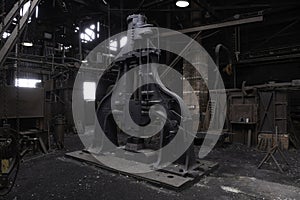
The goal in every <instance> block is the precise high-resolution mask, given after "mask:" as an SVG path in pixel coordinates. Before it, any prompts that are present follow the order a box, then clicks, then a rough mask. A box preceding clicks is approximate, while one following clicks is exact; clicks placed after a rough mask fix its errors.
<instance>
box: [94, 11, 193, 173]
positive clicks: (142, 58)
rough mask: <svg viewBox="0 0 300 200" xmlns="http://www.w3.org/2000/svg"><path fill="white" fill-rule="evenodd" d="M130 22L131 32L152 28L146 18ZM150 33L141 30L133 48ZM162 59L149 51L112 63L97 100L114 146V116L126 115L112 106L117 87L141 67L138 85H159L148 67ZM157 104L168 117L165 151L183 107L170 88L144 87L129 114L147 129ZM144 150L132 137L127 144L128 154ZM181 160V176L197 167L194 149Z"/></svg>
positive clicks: (99, 114)
mask: <svg viewBox="0 0 300 200" xmlns="http://www.w3.org/2000/svg"><path fill="white" fill-rule="evenodd" d="M127 20H128V23H129V29H136V28H139V29H141V28H146V27H148V26H151V25H149V24H147V23H146V17H145V16H143V15H132V16H129V17H128V19H127ZM147 31H148V30H147V29H146V30H145V32H144V31H141V30H140V32H142V33H143V34H144V35H143V37H141V38H140V39H136V40H135V41H134V44H133V45H141V44H140V43H142V42H144V41H145V37H149V35H151V34H149V35H147ZM139 34H140V33H139ZM140 35H141V34H140ZM159 56H160V52H159V51H158V50H155V49H150V50H149V49H147V50H146V51H145V50H144V51H143V50H142V49H140V50H139V51H134V52H130V53H128V54H126V55H122V57H120V58H119V59H117V60H116V61H115V62H114V63H113V65H112V67H111V68H110V69H108V70H107V72H106V73H105V74H104V76H103V78H102V79H101V80H100V82H99V84H98V89H97V91H98V92H97V99H96V100H97V102H99V103H98V108H97V117H98V120H99V123H100V126H101V127H102V128H103V129H104V132H105V134H106V135H107V137H108V138H109V139H110V140H111V141H112V142H113V143H114V144H115V145H119V144H118V134H117V133H118V128H117V124H116V122H115V119H114V118H113V116H112V112H124V109H125V107H124V106H122V105H121V107H120V108H121V109H117V110H114V111H112V109H111V105H110V104H111V101H112V93H113V91H114V85H115V83H116V82H118V81H119V79H120V77H122V76H123V75H124V74H125V73H126V72H128V71H129V70H130V69H132V68H134V67H138V66H142V67H141V68H140V71H139V76H140V77H141V79H140V80H139V81H141V82H142V83H147V81H149V80H152V81H153V82H158V81H156V79H159V77H156V74H158V72H157V71H156V70H157V69H156V68H153V67H151V66H150V65H147V64H148V63H158V62H159ZM111 77H113V78H111ZM131 78H133V77H131ZM131 78H129V79H128V81H127V82H126V88H130V87H134V86H133V84H135V83H134V81H132V80H133V79H134V78H133V79H131ZM107 88H112V89H111V90H110V91H108V92H107V93H105V92H106V91H107ZM124 92H126V91H124ZM154 104H160V105H162V106H163V107H164V108H165V110H166V111H167V114H166V116H162V117H165V118H167V119H168V120H167V121H166V124H165V125H164V127H163V131H162V136H161V137H162V141H161V145H162V146H159V148H162V147H163V146H165V145H167V144H168V143H169V142H170V141H171V140H172V138H174V135H175V134H176V133H177V132H178V129H179V128H180V121H181V109H180V103H179V102H178V100H177V98H176V97H175V96H174V95H173V93H172V92H171V91H169V90H168V89H167V88H162V87H160V86H159V85H158V84H145V85H143V86H142V87H140V88H139V89H138V90H137V91H136V92H135V93H134V94H133V95H132V97H131V99H130V102H129V105H130V106H129V109H130V114H131V117H132V119H133V121H134V122H135V123H136V124H138V125H139V126H146V125H147V124H149V122H150V117H149V110H150V107H151V106H153V105H154ZM190 120H191V119H190ZM125 121H126V120H125ZM144 148H145V140H144V139H141V138H137V137H129V138H128V139H127V141H126V150H128V151H138V150H141V149H144ZM181 160H182V161H181V162H180V163H181V164H182V165H183V166H185V168H184V169H182V172H185V173H187V172H188V170H189V167H191V166H192V165H193V164H195V156H194V152H193V149H192V148H190V150H189V151H188V152H186V154H185V155H184V157H183V158H182V159H181Z"/></svg>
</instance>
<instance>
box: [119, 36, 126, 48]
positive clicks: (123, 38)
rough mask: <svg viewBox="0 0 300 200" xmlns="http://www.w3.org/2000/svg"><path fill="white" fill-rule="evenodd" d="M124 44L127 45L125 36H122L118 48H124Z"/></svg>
mask: <svg viewBox="0 0 300 200" xmlns="http://www.w3.org/2000/svg"><path fill="white" fill-rule="evenodd" d="M126 43H127V36H124V37H122V38H121V40H120V47H121V48H122V47H124V46H125V45H126Z"/></svg>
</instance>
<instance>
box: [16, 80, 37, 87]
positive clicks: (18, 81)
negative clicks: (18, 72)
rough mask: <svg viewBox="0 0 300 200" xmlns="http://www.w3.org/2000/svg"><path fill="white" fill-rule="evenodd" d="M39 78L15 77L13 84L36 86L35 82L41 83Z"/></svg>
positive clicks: (17, 85)
mask: <svg viewBox="0 0 300 200" xmlns="http://www.w3.org/2000/svg"><path fill="white" fill-rule="evenodd" d="M41 82H42V81H41V80H38V79H23V78H20V79H16V80H15V86H16V87H23V88H36V84H37V83H41Z"/></svg>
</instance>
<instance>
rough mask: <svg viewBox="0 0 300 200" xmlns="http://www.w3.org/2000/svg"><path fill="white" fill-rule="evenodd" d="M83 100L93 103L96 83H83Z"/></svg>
mask: <svg viewBox="0 0 300 200" xmlns="http://www.w3.org/2000/svg"><path fill="white" fill-rule="evenodd" d="M83 98H84V100H87V101H94V100H95V99H96V83H95V82H84V83H83Z"/></svg>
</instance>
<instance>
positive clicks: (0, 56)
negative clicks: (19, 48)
mask: <svg viewBox="0 0 300 200" xmlns="http://www.w3.org/2000/svg"><path fill="white" fill-rule="evenodd" d="M40 1H41V0H32V1H31V5H30V8H29V10H28V11H27V13H25V14H24V16H23V17H22V18H21V19H20V20H19V25H17V26H16V27H15V29H14V30H13V32H12V33H11V35H10V36H9V38H8V39H7V40H6V42H5V44H4V45H3V46H2V48H1V50H0V66H2V64H3V63H4V61H5V58H6V56H7V54H8V53H9V52H10V51H11V50H12V48H13V47H14V45H15V44H16V42H17V40H18V38H19V37H20V35H21V33H22V32H23V30H24V28H25V27H26V25H27V23H28V19H29V17H31V15H32V14H33V12H34V11H35V8H36V6H37V5H38V4H39V2H40Z"/></svg>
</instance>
